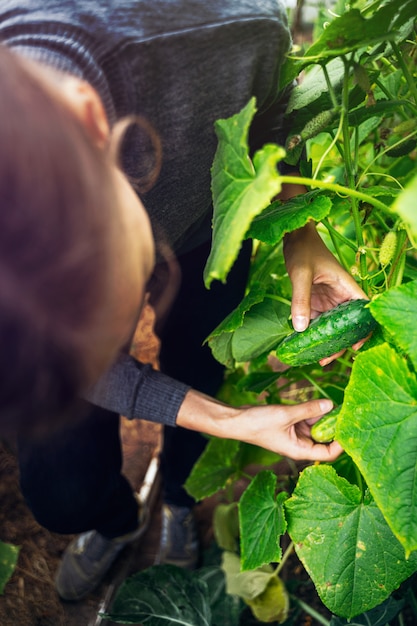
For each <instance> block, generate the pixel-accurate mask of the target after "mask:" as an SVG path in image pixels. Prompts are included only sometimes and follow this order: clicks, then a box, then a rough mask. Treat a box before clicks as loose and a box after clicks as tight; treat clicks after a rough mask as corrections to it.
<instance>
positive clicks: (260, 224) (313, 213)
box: [249, 191, 332, 245]
mask: <svg viewBox="0 0 417 626" xmlns="http://www.w3.org/2000/svg"><path fill="white" fill-rule="evenodd" d="M331 208H332V201H331V200H330V198H329V197H327V196H325V195H324V194H323V193H322V192H318V191H309V192H307V193H303V194H301V195H299V196H295V197H294V198H291V200H288V201H287V202H285V204H281V203H280V202H273V203H272V204H271V205H270V206H269V207H268V208H267V209H266V210H265V211H263V212H262V213H261V215H259V216H258V217H257V218H256V219H255V220H254V221H253V223H252V226H251V227H250V229H249V236H250V237H253V238H254V239H259V240H260V241H263V242H265V243H267V244H270V245H275V244H277V243H279V242H280V241H281V239H282V238H283V236H284V235H285V233H290V232H292V231H293V230H296V229H297V228H301V227H302V226H305V224H307V222H308V221H309V220H310V219H312V220H314V221H315V222H319V221H320V220H322V219H324V218H325V217H327V215H328V214H329V213H330V210H331Z"/></svg>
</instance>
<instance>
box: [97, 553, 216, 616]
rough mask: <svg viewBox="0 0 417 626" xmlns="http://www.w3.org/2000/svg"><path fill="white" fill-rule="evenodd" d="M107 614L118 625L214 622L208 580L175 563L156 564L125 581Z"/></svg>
mask: <svg viewBox="0 0 417 626" xmlns="http://www.w3.org/2000/svg"><path fill="white" fill-rule="evenodd" d="M104 617H105V619H109V620H112V621H113V622H116V623H117V624H138V623H143V624H146V626H211V623H212V622H211V610H210V604H209V594H208V588H207V585H206V583H205V582H203V581H202V580H200V579H199V578H198V577H197V576H195V575H193V574H192V572H189V571H188V570H185V569H183V568H180V567H176V566H174V565H155V566H153V567H149V568H148V569H146V570H144V571H142V572H138V573H137V574H134V575H133V576H131V577H130V578H128V579H127V580H125V581H124V583H123V584H122V585H121V587H120V588H119V590H118V592H117V594H116V597H115V600H114V603H113V607H112V610H111V612H109V613H107V614H105V615H104Z"/></svg>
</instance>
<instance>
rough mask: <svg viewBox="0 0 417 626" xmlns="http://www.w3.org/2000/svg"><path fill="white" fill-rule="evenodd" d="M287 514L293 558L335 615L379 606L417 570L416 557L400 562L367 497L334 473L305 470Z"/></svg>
mask: <svg viewBox="0 0 417 626" xmlns="http://www.w3.org/2000/svg"><path fill="white" fill-rule="evenodd" d="M285 510H286V514H287V519H288V532H289V534H290V536H291V538H292V539H293V541H294V543H295V549H296V552H297V554H298V556H299V558H300V559H301V561H302V562H303V564H304V566H305V568H306V570H307V571H308V572H309V574H310V576H311V578H312V579H313V581H314V583H315V585H316V589H317V591H318V593H319V595H320V597H321V599H322V600H323V602H324V604H325V605H326V606H327V607H328V608H329V609H330V610H331V611H333V612H334V613H336V614H337V615H340V616H342V617H351V616H353V615H358V614H359V613H362V612H363V611H365V610H367V609H369V608H370V607H373V606H376V605H378V604H380V603H381V602H382V601H383V600H385V598H386V597H387V595H389V594H390V593H391V592H392V591H393V590H394V589H396V588H397V587H398V586H399V584H400V583H401V582H402V581H403V580H405V579H406V578H408V576H410V575H411V574H412V573H413V572H414V571H415V570H416V569H417V555H413V556H412V557H410V559H409V560H406V559H405V558H404V550H403V548H402V547H401V545H400V543H399V542H398V540H396V539H395V537H394V536H393V534H392V532H391V530H390V528H389V527H388V525H387V523H386V521H385V519H384V517H383V516H382V513H381V511H380V509H379V508H378V507H377V505H376V504H375V502H374V500H373V499H372V497H371V495H370V494H369V493H367V492H366V493H365V494H362V493H361V491H360V489H359V488H358V487H357V486H356V485H351V484H350V483H348V482H347V481H346V480H345V479H344V478H341V477H339V476H338V475H337V474H336V472H335V470H334V469H333V468H332V467H329V466H326V465H320V466H314V467H309V468H307V469H306V470H304V472H303V473H302V474H301V476H300V478H299V481H298V483H297V487H296V488H295V490H294V493H293V495H292V496H291V498H290V499H289V500H288V501H287V502H286V504H285ZM388 546H389V548H388Z"/></svg>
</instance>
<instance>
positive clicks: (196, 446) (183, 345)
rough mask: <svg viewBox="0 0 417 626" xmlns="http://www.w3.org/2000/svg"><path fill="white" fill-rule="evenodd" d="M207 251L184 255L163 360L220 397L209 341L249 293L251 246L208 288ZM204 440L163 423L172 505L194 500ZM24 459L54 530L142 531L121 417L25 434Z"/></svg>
mask: <svg viewBox="0 0 417 626" xmlns="http://www.w3.org/2000/svg"><path fill="white" fill-rule="evenodd" d="M209 248H210V246H209V245H208V244H207V245H203V246H200V247H199V248H198V249H196V250H193V251H191V252H189V253H188V254H186V255H184V256H182V257H181V258H180V259H179V263H180V266H181V271H182V282H181V286H180V289H179V292H178V295H177V297H176V300H175V302H174V304H173V307H172V309H171V311H170V314H169V317H168V319H167V321H166V322H165V324H164V327H163V330H162V331H161V332H160V338H161V351H160V363H161V370H162V371H163V372H165V373H166V374H168V375H170V376H172V377H173V378H176V379H178V380H181V381H183V382H185V383H187V384H189V385H191V386H192V387H193V388H194V389H198V390H199V391H202V392H204V393H206V394H208V395H214V394H215V393H216V392H217V390H218V388H219V386H220V385H221V383H222V380H223V374H224V370H223V366H222V365H220V364H219V363H218V362H217V361H216V360H215V359H214V358H213V356H212V355H211V351H210V349H209V347H208V346H207V345H203V341H204V339H205V338H206V337H207V335H208V334H209V333H210V332H211V331H212V330H213V329H214V328H215V327H216V326H217V324H218V323H219V322H221V320H222V319H224V317H226V315H227V314H228V313H229V312H230V311H231V310H233V309H234V308H235V307H236V306H237V304H238V303H239V302H240V300H241V298H242V297H243V293H244V288H245V284H246V279H247V272H248V266H249V258H250V249H251V247H250V244H249V242H245V245H244V246H243V249H242V252H241V254H240V256H239V259H238V261H237V262H236V263H235V265H234V267H233V269H232V271H231V273H230V275H229V277H228V281H227V284H226V285H223V284H221V283H218V282H217V283H215V284H213V285H212V287H211V289H210V290H207V289H206V288H205V287H204V284H203V279H202V275H203V268H204V265H205V262H206V259H207V256H208V253H209ZM206 441H207V440H206V439H205V438H204V437H203V436H202V435H200V434H199V433H196V432H192V431H187V430H185V429H182V428H170V427H165V428H164V445H163V450H162V454H161V467H162V474H163V485H164V500H165V501H166V502H169V503H171V504H178V505H183V506H184V505H185V506H191V505H192V504H193V500H192V499H191V498H190V496H188V495H187V493H186V492H185V490H184V489H183V484H184V482H185V480H186V478H187V476H188V474H189V472H190V470H191V468H192V466H193V465H194V463H195V461H196V460H197V458H198V457H199V456H200V454H201V452H202V451H203V449H204V446H205V444H206ZM19 464H20V477H21V488H22V492H23V494H24V496H25V498H26V501H27V503H28V505H29V507H30V508H31V510H32V512H33V514H34V516H35V517H36V518H37V520H38V521H39V523H40V524H42V525H43V526H45V527H46V528H48V529H49V530H51V531H54V532H59V533H70V534H72V533H80V532H84V531H87V530H91V529H96V530H97V531H99V532H100V533H102V534H103V535H105V536H107V537H115V536H118V535H122V534H124V533H127V532H130V531H131V530H133V529H134V528H136V525H137V505H136V501H135V499H134V497H133V493H132V489H131V488H130V486H129V484H128V482H127V480H126V479H125V478H124V476H122V474H121V465H122V456H121V446H120V438H119V416H118V415H116V414H114V413H111V412H109V411H105V410H103V409H99V408H97V407H94V406H91V407H89V411H88V415H87V416H86V417H84V418H83V419H82V420H76V422H75V424H74V425H73V426H71V427H69V426H65V427H63V428H62V429H60V430H57V431H54V433H53V434H52V435H51V436H49V437H43V438H42V439H41V440H39V441H36V440H33V439H28V438H25V437H20V439H19Z"/></svg>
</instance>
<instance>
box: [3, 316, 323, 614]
mask: <svg viewBox="0 0 417 626" xmlns="http://www.w3.org/2000/svg"><path fill="white" fill-rule="evenodd" d="M153 319H154V316H153V311H152V309H150V307H146V308H145V312H144V315H143V317H142V319H141V320H140V322H139V325H138V329H137V332H136V335H135V339H134V342H133V348H132V352H133V354H134V355H135V356H136V357H137V358H139V359H141V360H142V361H145V362H150V363H153V364H154V365H155V366H156V367H157V365H158V348H159V344H158V341H157V339H156V337H155V335H154V334H153V330H152V329H153ZM121 439H122V446H123V455H124V466H123V471H124V473H125V475H126V476H127V478H128V479H129V481H130V482H131V484H132V486H133V488H134V489H135V490H139V489H140V487H141V486H142V485H143V482H144V478H145V475H146V471H147V469H148V467H149V464H150V463H151V461H152V459H157V458H158V451H159V448H160V443H161V427H160V426H159V425H157V424H152V423H150V422H145V421H139V420H135V421H129V420H126V419H125V418H122V419H121ZM255 471H256V468H255ZM241 487H242V486H241ZM217 502H218V497H217V496H213V497H212V498H209V499H207V500H205V501H204V502H203V503H201V504H199V505H198V506H197V507H196V511H195V512H196V517H197V522H198V529H199V534H200V539H201V542H202V545H203V547H206V548H208V547H210V546H211V545H212V542H213V531H212V526H211V519H212V512H213V508H214V507H215V506H216V504H217ZM160 508H161V501H160V494H159V483H158V480H156V481H155V483H154V489H153V491H152V498H151V511H152V513H151V517H150V523H149V527H148V529H147V531H146V533H145V534H144V536H143V537H142V538H141V539H140V540H138V541H137V542H136V543H135V544H133V545H132V546H130V547H129V549H126V550H125V552H124V553H123V554H122V555H121V556H120V557H119V558H118V560H117V562H116V563H115V565H114V566H113V567H112V568H111V570H110V572H109V573H108V575H107V576H106V577H105V579H104V580H103V582H102V584H101V585H100V586H99V587H98V589H97V590H96V591H95V592H94V593H92V594H90V595H89V596H88V597H87V598H86V599H85V600H82V601H80V602H77V603H71V602H63V601H62V600H60V598H59V596H58V594H57V593H56V590H55V585H54V576H55V571H56V569H57V566H58V563H59V561H60V559H61V556H62V553H63V551H64V550H65V548H66V546H67V545H68V543H69V542H70V541H71V539H72V538H73V537H72V536H63V535H58V534H54V533H51V532H49V531H47V530H46V529H44V528H42V527H41V526H39V524H37V522H36V521H35V520H34V518H33V516H32V514H31V512H30V510H29V509H28V507H27V506H26V504H25V502H24V500H23V497H22V495H21V492H20V489H19V474H18V467H17V462H16V457H15V454H14V451H13V447H12V446H10V445H9V444H8V443H6V442H4V441H0V540H2V541H4V542H7V543H11V544H13V545H17V546H20V553H19V559H18V563H17V566H16V569H15V571H14V574H13V576H12V577H11V579H10V580H9V582H8V583H7V585H6V588H5V592H4V594H3V596H0V626H100V625H102V626H105V625H107V624H108V625H109V626H111V624H112V622H108V621H106V622H103V620H102V619H101V617H100V616H99V611H100V610H103V609H104V608H110V604H111V599H112V597H113V594H114V591H115V590H116V589H117V586H118V584H119V583H120V582H121V581H122V580H124V578H126V577H127V576H129V575H131V574H133V573H134V572H137V571H140V570H143V569H145V568H146V567H149V566H151V565H153V564H154V562H155V558H156V555H157V551H158V546H159V537H160ZM282 574H283V578H284V579H285V580H286V582H287V585H288V586H289V588H290V587H291V585H294V584H297V597H301V599H304V600H305V601H306V602H308V603H309V604H310V605H312V606H314V608H315V609H316V610H317V611H319V612H321V613H322V614H323V615H324V616H326V617H329V614H328V612H327V611H326V609H325V608H324V607H323V605H322V604H321V603H320V600H319V599H318V598H317V595H316V593H315V590H314V587H313V586H312V584H311V583H310V582H309V579H308V577H307V575H306V573H305V571H304V569H303V567H302V566H301V564H300V563H299V561H298V560H297V558H296V557H295V555H294V556H293V557H291V558H290V559H289V561H288V562H287V564H286V567H285V568H284V571H283V573H282ZM247 613H248V615H247V619H246V620H245V624H247V625H248V626H249V625H255V624H259V623H258V622H256V620H255V621H253V619H252V618H251V617H250V612H249V609H248V610H247ZM296 623H297V626H298V625H299V626H318V624H319V622H316V621H314V620H312V619H311V618H310V617H309V616H308V615H306V614H301V613H300V615H299V621H298V622H296Z"/></svg>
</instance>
